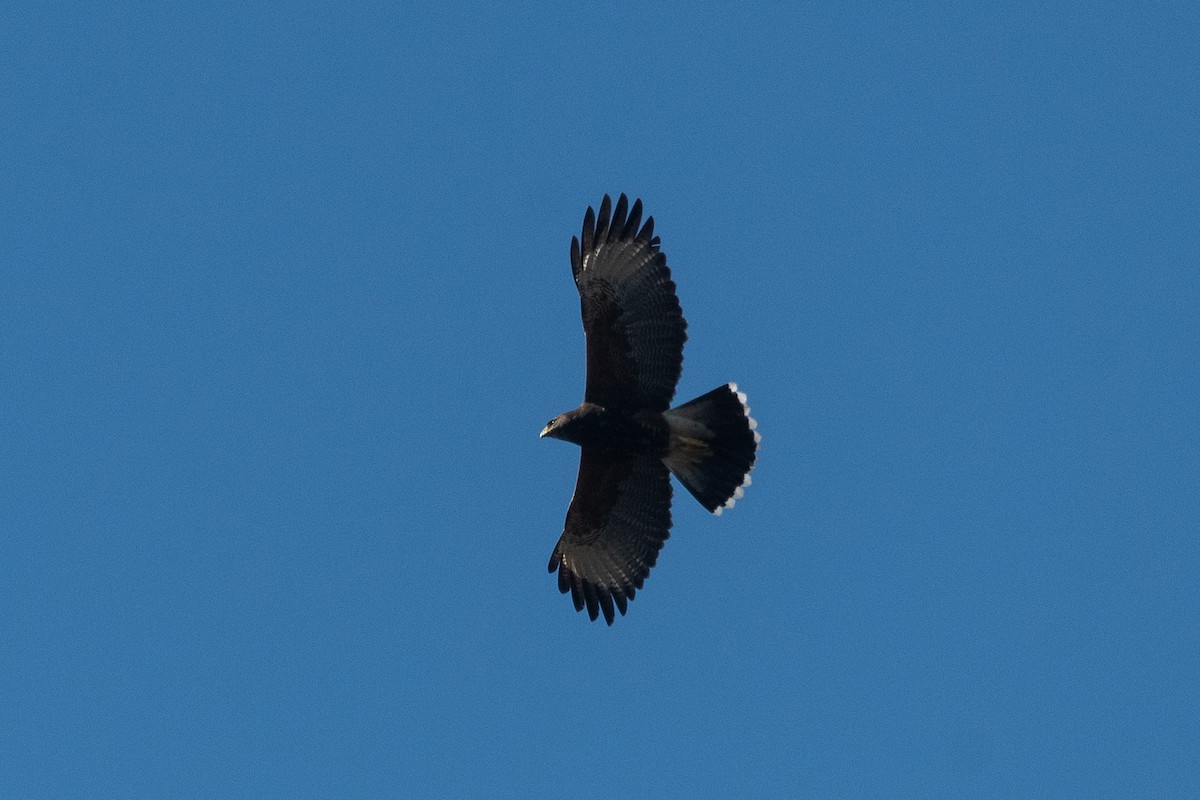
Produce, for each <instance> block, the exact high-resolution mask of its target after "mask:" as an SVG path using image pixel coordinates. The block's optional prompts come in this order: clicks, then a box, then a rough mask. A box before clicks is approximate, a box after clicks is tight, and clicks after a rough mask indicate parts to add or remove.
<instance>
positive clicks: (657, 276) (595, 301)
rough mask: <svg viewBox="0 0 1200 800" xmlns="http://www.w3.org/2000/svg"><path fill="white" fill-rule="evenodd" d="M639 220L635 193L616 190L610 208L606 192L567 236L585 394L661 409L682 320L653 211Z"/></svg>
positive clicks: (616, 404)
mask: <svg viewBox="0 0 1200 800" xmlns="http://www.w3.org/2000/svg"><path fill="white" fill-rule="evenodd" d="M627 211H628V217H626V212H627ZM641 220H642V201H641V200H636V201H634V204H633V208H632V209H629V203H628V201H627V200H626V198H625V195H621V197H620V199H618V200H617V206H616V208H615V209H613V208H612V201H611V200H610V199H609V196H608V195H605V196H604V200H603V202H601V203H600V213H599V215H597V214H595V213H594V212H593V211H592V209H591V207H590V206H589V207H588V210H587V214H586V215H584V218H583V234H582V236H581V237H578V238H572V239H571V270H572V271H573V272H574V274H575V285H576V287H577V288H578V289H579V299H580V304H581V307H582V311H583V330H584V333H585V334H586V335H587V387H586V390H585V392H584V399H585V400H587V401H588V402H590V403H596V404H597V405H601V406H605V407H608V408H628V409H641V408H648V409H652V410H654V411H666V410H667V408H668V407H669V406H670V404H671V398H672V397H673V396H674V395H675V384H676V383H677V382H678V381H679V373H680V370H681V369H682V368H683V343H684V340H686V339H687V322H686V321H685V320H684V318H683V311H682V310H681V309H680V307H679V298H678V297H676V295H675V283H674V282H673V281H672V280H671V271H670V270H669V269H668V268H667V259H666V256H665V255H663V253H662V252H661V251H660V250H659V241H658V237H656V236H655V235H654V218H653V217H650V218H649V219H647V220H646V224H645V225H644V226H641ZM639 226H641V227H640V228H639Z"/></svg>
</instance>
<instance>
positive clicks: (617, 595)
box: [541, 195, 761, 625]
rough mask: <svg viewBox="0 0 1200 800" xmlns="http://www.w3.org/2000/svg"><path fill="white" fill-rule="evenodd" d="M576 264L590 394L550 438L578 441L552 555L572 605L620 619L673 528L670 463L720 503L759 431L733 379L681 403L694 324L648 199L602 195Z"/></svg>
mask: <svg viewBox="0 0 1200 800" xmlns="http://www.w3.org/2000/svg"><path fill="white" fill-rule="evenodd" d="M571 271H572V272H573V273H574V275H575V286H576V288H578V289H579V300H580V305H581V308H582V313H583V331H584V334H585V336H586V338H587V380H586V385H585V389H584V395H583V404H582V405H580V406H579V408H576V409H574V410H573V411H568V412H566V413H565V414H560V415H559V416H557V417H555V418H554V419H552V420H550V422H549V423H547V424H546V427H545V428H544V429H543V430H542V434H541V435H542V436H549V437H551V438H553V439H562V440H564V441H568V442H574V443H575V444H577V445H579V446H580V448H581V453H580V457H579V476H578V478H577V479H576V481H575V495H574V497H572V498H571V505H570V507H569V508H568V510H567V520H566V523H565V525H564V526H563V533H562V537H561V538H560V539H559V540H558V544H557V545H556V546H555V548H554V553H553V554H552V555H551V556H550V572H554V571H555V570H557V571H558V588H559V590H560V591H561V592H562V593H563V594H566V593H567V592H570V594H571V600H572V601H573V602H574V604H575V610H576V611H582V610H583V609H584V608H585V607H586V608H587V612H588V616H589V617H590V618H591V619H592V620H593V621H594V620H595V619H596V618H597V617H598V616H599V615H600V614H601V613H603V614H604V621H605V622H607V623H608V624H609V625H612V623H613V616H614V611H620V612H621V614H622V615H624V614H625V612H626V609H627V608H628V603H629V601H630V600H632V599H633V596H634V594H635V593H636V592H637V590H638V589H640V588H642V583H643V582H644V581H645V580H646V576H647V575H649V574H650V568H651V567H653V566H654V563H655V561H656V560H657V559H658V552H659V550H661V549H662V546H663V542H665V541H666V540H667V537H668V535H669V532H670V529H671V481H670V478H669V477H668V474H669V473H673V474H674V475H675V477H676V478H678V479H679V482H680V483H682V484H683V487H684V488H685V489H687V490H688V491H689V492H691V494H692V496H693V497H695V498H696V499H697V500H699V501H700V504H701V505H703V506H704V507H705V508H706V509H708V510H709V511H711V512H712V513H714V514H720V513H721V511H723V510H724V509H726V508H730V507H731V506H733V504H734V501H736V500H737V499H738V498H740V497H741V496H742V492H743V488H744V487H746V486H748V485H750V470H751V469H753V468H754V461H755V458H756V456H757V451H758V443H759V441H760V440H761V437H760V436H759V435H758V433H757V431H756V430H755V427H756V424H755V422H754V420H753V419H751V418H750V408H749V407H748V406H747V405H746V395H744V394H743V393H741V392H739V391H738V388H737V384H733V383H727V384H725V385H724V386H721V387H718V388H716V389H713V390H712V391H711V392H709V393H708V394H705V395H702V396H700V397H697V398H696V399H695V400H692V401H690V402H688V403H684V404H683V405H681V406H677V407H675V408H671V407H670V406H671V398H672V397H674V396H675V384H676V383H677V382H678V381H679V373H680V371H681V370H682V368H683V343H684V341H685V340H686V339H687V322H686V321H685V320H684V318H683V311H682V310H681V309H680V307H679V298H678V297H676V295H675V283H674V282H673V281H672V280H671V271H670V270H669V269H668V268H667V259H666V256H665V255H664V254H663V253H662V251H661V250H660V249H659V238H658V237H657V236H655V235H654V218H653V217H649V218H647V220H646V224H645V225H643V224H642V201H641V200H635V201H634V203H633V208H630V207H629V202H628V200H627V199H626V197H625V195H621V197H620V199H618V200H617V205H616V208H613V205H612V200H611V199H610V198H609V196H608V195H605V196H604V200H603V202H601V203H600V212H599V214H597V213H596V212H594V211H593V210H592V209H591V207H590V206H589V207H588V210H587V213H586V214H585V215H584V217H583V232H582V235H581V236H579V237H572V239H571Z"/></svg>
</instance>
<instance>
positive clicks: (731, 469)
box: [663, 383, 762, 514]
mask: <svg viewBox="0 0 1200 800" xmlns="http://www.w3.org/2000/svg"><path fill="white" fill-rule="evenodd" d="M663 416H664V417H666V420H667V425H668V426H669V427H670V429H671V443H670V446H669V447H668V450H667V455H666V457H665V458H664V459H663V463H664V464H666V465H667V468H668V469H670V470H671V472H672V473H674V474H675V477H676V478H678V479H679V482H680V483H682V484H683V486H684V488H685V489H687V490H688V491H689V492H691V493H692V496H693V497H695V498H696V499H697V500H699V501H700V505H702V506H704V507H705V508H707V509H708V510H709V511H711V512H712V513H714V514H720V513H721V512H722V511H724V510H725V509H727V508H732V507H733V504H734V503H735V502H736V501H737V500H738V499H740V498H741V496H742V493H743V490H744V489H745V487H747V486H749V485H750V470H752V469H754V461H755V458H756V456H757V451H758V443H759V442H760V441H761V440H762V437H761V436H759V435H758V432H757V431H755V427H756V423H755V422H754V420H753V419H751V417H750V407H749V406H747V405H746V395H745V394H743V393H742V392H739V391H738V388H737V384H736V383H727V384H725V385H724V386H721V387H718V388H716V389H713V390H712V391H711V392H709V393H708V394H705V395H701V396H700V397H697V398H696V399H695V400H692V401H690V402H688V403H684V404H683V405H681V406H679V407H678V408H672V409H671V410H670V411H667V412H666V413H665V414H664V415H663Z"/></svg>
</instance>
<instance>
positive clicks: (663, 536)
mask: <svg viewBox="0 0 1200 800" xmlns="http://www.w3.org/2000/svg"><path fill="white" fill-rule="evenodd" d="M670 529H671V481H670V478H669V477H668V472H667V468H666V466H664V465H663V463H662V461H661V460H659V459H657V458H654V457H652V456H644V455H631V454H610V453H606V452H602V451H599V450H595V449H593V448H588V447H585V448H583V451H582V454H581V456H580V459H579V478H578V479H577V480H576V482H575V496H574V497H573V498H572V499H571V507H570V508H569V509H568V510H567V521H566V525H565V526H564V529H563V534H562V537H561V538H560V539H559V540H558V544H557V545H556V546H555V547H554V553H553V554H552V555H551V556H550V571H551V572H554V571H555V570H556V569H557V570H558V588H559V591H561V592H562V593H563V594H566V593H567V592H570V593H571V600H572V601H573V602H574V603H575V610H576V611H582V610H583V609H584V607H585V606H586V607H587V611H588V616H589V617H591V618H592V619H593V620H594V619H596V617H597V616H599V614H600V612H603V613H604V620H605V621H606V622H607V623H608V624H609V625H612V623H613V611H614V607H615V609H616V610H617V611H620V612H621V613H622V614H624V613H625V610H626V608H627V604H628V601H630V600H632V599H633V596H634V593H635V592H636V591H637V590H638V589H640V588H642V582H643V581H644V580H645V579H646V576H647V575H649V574H650V568H651V567H653V566H654V562H655V561H656V560H657V559H658V551H659V550H661V549H662V546H663V542H665V541H666V540H667V537H668V536H669V535H670V534H669V531H670Z"/></svg>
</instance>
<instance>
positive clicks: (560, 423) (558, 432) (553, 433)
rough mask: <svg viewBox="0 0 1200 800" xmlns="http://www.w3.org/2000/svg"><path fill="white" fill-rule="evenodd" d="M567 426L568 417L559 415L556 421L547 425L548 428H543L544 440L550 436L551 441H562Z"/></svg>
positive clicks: (551, 421) (553, 420)
mask: <svg viewBox="0 0 1200 800" xmlns="http://www.w3.org/2000/svg"><path fill="white" fill-rule="evenodd" d="M566 424H567V415H566V414H559V415H558V416H557V417H555V418H554V419H552V420H550V421H549V422H547V423H546V427H544V428H542V434H541V435H542V438H543V439H544V438H546V437H547V436H549V437H550V438H551V439H561V438H562V434H563V429H564V427H565V426H566Z"/></svg>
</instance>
